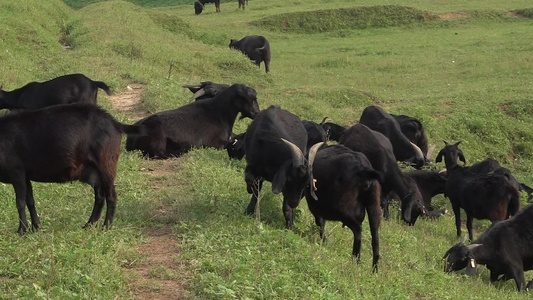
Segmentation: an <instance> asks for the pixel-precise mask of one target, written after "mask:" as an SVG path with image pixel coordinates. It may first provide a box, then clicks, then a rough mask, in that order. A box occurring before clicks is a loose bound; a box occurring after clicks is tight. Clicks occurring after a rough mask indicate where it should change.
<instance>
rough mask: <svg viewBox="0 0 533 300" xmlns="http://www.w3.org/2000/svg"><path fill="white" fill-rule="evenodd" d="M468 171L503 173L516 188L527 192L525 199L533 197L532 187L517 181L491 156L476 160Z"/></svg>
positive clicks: (529, 199)
mask: <svg viewBox="0 0 533 300" xmlns="http://www.w3.org/2000/svg"><path fill="white" fill-rule="evenodd" d="M468 170H469V171H470V172H474V173H490V172H493V173H494V174H498V175H503V176H505V177H507V179H508V180H509V182H510V183H511V184H512V185H513V186H514V187H515V188H516V189H517V190H518V191H524V192H526V193H527V200H528V201H531V199H533V195H532V193H533V189H532V188H531V187H529V186H527V185H526V184H525V183H521V182H518V180H517V179H516V178H515V177H514V176H513V174H511V171H510V170H509V169H507V168H504V167H502V166H501V165H500V163H499V162H498V161H497V160H495V159H493V158H490V157H489V158H485V159H484V160H482V161H480V162H477V163H475V164H473V165H471V166H470V167H468Z"/></svg>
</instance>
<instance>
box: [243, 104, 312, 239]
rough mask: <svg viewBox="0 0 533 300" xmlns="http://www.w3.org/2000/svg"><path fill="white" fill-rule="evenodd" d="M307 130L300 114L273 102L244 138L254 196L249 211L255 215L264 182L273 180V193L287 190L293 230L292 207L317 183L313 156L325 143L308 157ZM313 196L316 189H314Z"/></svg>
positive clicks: (285, 205)
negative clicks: (313, 169) (295, 113)
mask: <svg viewBox="0 0 533 300" xmlns="http://www.w3.org/2000/svg"><path fill="white" fill-rule="evenodd" d="M306 143H307V133H306V132H305V128H304V126H303V124H302V122H301V121H300V118H298V117H297V116H296V115H294V114H292V113H290V112H289V111H286V110H283V109H281V108H280V107H279V106H275V105H272V106H270V107H269V108H268V109H266V110H264V111H262V112H261V113H259V115H257V116H256V117H255V119H254V120H253V121H252V123H251V124H250V126H249V127H248V129H247V130H246V135H245V137H244V147H245V152H246V163H247V165H246V169H245V171H244V172H245V181H246V189H247V191H248V193H249V194H252V198H251V200H250V203H249V204H248V207H247V208H246V211H245V213H246V214H253V213H254V212H255V207H256V204H257V197H258V195H259V192H260V191H261V187H262V186H263V181H264V180H267V181H270V182H272V192H274V193H275V194H278V193H280V192H282V193H283V214H284V216H285V227H286V228H287V229H292V226H293V222H294V221H293V216H292V210H293V209H294V208H296V207H297V206H298V204H300V200H301V199H302V197H303V191H304V189H305V188H306V187H308V188H309V189H312V186H313V173H312V166H313V159H314V156H315V153H316V150H317V149H318V147H319V146H320V145H321V144H317V145H315V146H313V147H311V150H310V151H309V155H308V159H307V160H306V159H305V156H306V152H307V151H306ZM310 194H311V196H312V197H316V196H315V195H314V191H312V190H310Z"/></svg>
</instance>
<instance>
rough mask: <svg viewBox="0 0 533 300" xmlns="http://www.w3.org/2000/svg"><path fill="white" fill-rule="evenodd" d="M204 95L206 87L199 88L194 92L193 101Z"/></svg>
mask: <svg viewBox="0 0 533 300" xmlns="http://www.w3.org/2000/svg"><path fill="white" fill-rule="evenodd" d="M203 95H205V90H204V89H199V90H198V91H197V92H196V93H194V94H193V95H192V97H191V102H193V101H195V100H196V99H198V98H200V97H202V96H203Z"/></svg>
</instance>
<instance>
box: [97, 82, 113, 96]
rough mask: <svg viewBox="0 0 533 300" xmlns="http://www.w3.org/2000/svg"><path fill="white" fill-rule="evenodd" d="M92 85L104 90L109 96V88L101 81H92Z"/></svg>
mask: <svg viewBox="0 0 533 300" xmlns="http://www.w3.org/2000/svg"><path fill="white" fill-rule="evenodd" d="M93 83H94V84H95V85H96V86H97V87H99V88H101V89H102V90H104V91H105V92H106V93H107V94H108V95H109V96H111V89H110V88H109V86H108V85H107V84H105V82H103V81H93Z"/></svg>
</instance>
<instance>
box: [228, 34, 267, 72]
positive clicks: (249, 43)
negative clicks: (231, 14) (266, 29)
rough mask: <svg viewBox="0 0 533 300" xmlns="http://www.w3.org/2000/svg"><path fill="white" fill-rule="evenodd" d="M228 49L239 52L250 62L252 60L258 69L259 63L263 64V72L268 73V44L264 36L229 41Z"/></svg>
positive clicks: (251, 36)
mask: <svg viewBox="0 0 533 300" xmlns="http://www.w3.org/2000/svg"><path fill="white" fill-rule="evenodd" d="M229 48H230V49H235V50H239V51H241V52H242V53H243V54H244V55H246V56H248V58H249V59H250V60H253V61H254V62H255V64H256V65H257V66H258V67H259V66H260V65H261V62H264V63H265V72H266V73H268V72H269V71H270V58H271V51H270V43H269V42H268V40H267V39H266V38H265V37H264V36H260V35H249V36H245V37H243V38H242V39H240V40H234V39H231V40H230V43H229Z"/></svg>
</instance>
